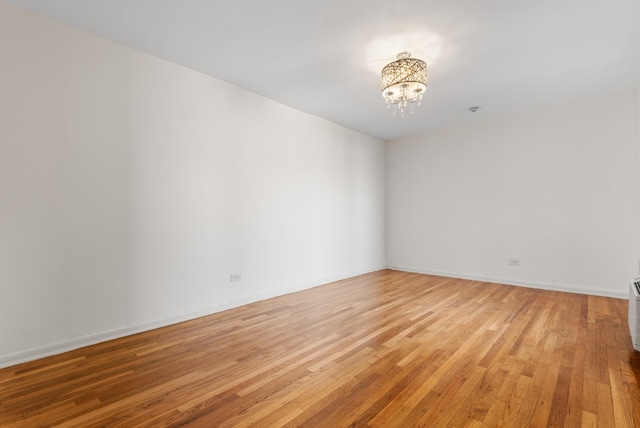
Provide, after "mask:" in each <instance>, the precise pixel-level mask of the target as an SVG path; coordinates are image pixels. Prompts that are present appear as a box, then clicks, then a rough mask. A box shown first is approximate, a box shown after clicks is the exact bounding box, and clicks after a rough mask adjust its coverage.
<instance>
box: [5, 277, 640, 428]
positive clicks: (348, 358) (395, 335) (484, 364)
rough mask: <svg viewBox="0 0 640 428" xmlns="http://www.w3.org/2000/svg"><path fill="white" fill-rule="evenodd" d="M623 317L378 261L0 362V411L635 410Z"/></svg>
mask: <svg viewBox="0 0 640 428" xmlns="http://www.w3.org/2000/svg"><path fill="white" fill-rule="evenodd" d="M626 317H627V301H626V300H622V299H611V298H604V297H595V296H586V295H578V294H570V293H561V292H554V291H544V290H535V289H527V288H520V287H512V286H506V285H499V284H492V283H485V282H477V281H466V280H459V279H451V278H443V277H436V276H429V275H420V274H412V273H404V272H397V271H391V270H384V271H380V272H376V273H372V274H367V275H363V276H359V277H356V278H351V279H348V280H344V281H339V282H336V283H332V284H328V285H325V286H322V287H317V288H314V289H311V290H307V291H303V292H299V293H295V294H291V295H287V296H282V297H278V298H275V299H271V300H267V301H264V302H259V303H255V304H251V305H247V306H244V307H241V308H237V309H233V310H229V311H226V312H222V313H218V314H215V315H211V316H208V317H204V318H199V319H196V320H193V321H188V322H184V323H181V324H176V325H173V326H170V327H165V328H162V329H157V330H154V331H150V332H146V333H142V334H138V335H134V336H129V337H125V338H122V339H118V340H113V341H110V342H105V343H102V344H99V345H95V346H91V347H87V348H83V349H79V350H76V351H72V352H68V353H66V354H62V355H58V356H54V357H50V358H46V359H42V360H38V361H34V362H30V363H26V364H21V365H18V366H14V367H9V368H6V369H3V370H0V426H2V427H36V426H37V427H41V426H63V427H97V426H113V427H134V426H153V427H155V426H194V427H214V426H215V427H218V426H219V427H231V426H239V427H242V426H248V425H255V426H259V427H280V426H308V427H346V426H372V427H382V426H384V427H410V426H429V427H444V426H456V427H497V426H507V427H527V426H532V427H546V426H562V427H580V426H584V427H587V426H594V427H595V426H598V427H634V426H640V387H639V386H638V376H639V375H640V357H639V354H638V353H636V352H635V351H633V348H632V347H631V341H630V338H629V331H628V327H627V320H626Z"/></svg>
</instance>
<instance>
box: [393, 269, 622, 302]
mask: <svg viewBox="0 0 640 428" xmlns="http://www.w3.org/2000/svg"><path fill="white" fill-rule="evenodd" d="M387 269H393V270H399V271H402V272H412V273H423V274H426V275H436V276H446V277H449V278H460V279H469V280H473V281H483V282H493V283H496V284H505V285H514V286H517V287H528V288H538V289H542V290H552V291H563V292H566V293H576V294H589V295H592V296H603V297H613V298H616V299H628V298H629V295H628V294H627V293H625V292H617V291H611V290H601V289H599V290H594V289H592V288H580V287H573V286H568V285H561V284H549V283H543V282H530V281H520V280H513V279H508V278H496V277H485V276H480V275H467V274H463V273H458V272H445V271H436V270H429V269H418V268H410V267H406V266H387Z"/></svg>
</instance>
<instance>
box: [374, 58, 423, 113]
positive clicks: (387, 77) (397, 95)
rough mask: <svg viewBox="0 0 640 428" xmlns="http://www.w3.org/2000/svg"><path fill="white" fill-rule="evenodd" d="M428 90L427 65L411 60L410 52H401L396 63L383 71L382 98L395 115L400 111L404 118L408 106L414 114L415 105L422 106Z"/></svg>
mask: <svg viewBox="0 0 640 428" xmlns="http://www.w3.org/2000/svg"><path fill="white" fill-rule="evenodd" d="M426 90H427V63H426V62H424V61H422V60H421V59H417V58H411V54H410V53H409V52H401V53H400V54H398V59H397V60H396V61H393V62H392V63H390V64H387V65H386V66H385V67H384V68H383V69H382V96H383V97H384V99H385V100H386V102H387V108H389V109H390V108H392V109H393V114H394V115H395V114H397V112H398V110H400V115H402V116H404V110H405V108H407V105H408V106H409V110H410V111H411V113H413V112H414V105H415V104H416V103H417V104H418V105H420V102H421V101H422V95H423V94H424V92H425V91H426Z"/></svg>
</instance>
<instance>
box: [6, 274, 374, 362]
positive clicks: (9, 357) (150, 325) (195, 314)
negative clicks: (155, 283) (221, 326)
mask: <svg viewBox="0 0 640 428" xmlns="http://www.w3.org/2000/svg"><path fill="white" fill-rule="evenodd" d="M382 269H385V267H384V266H382V267H379V268H375V269H372V270H366V271H358V272H353V273H350V274H342V275H336V276H333V277H325V278H319V279H315V280H313V281H308V282H304V283H300V284H297V285H296V286H293V287H286V288H279V289H272V290H267V291H264V292H261V293H255V294H252V295H249V296H244V297H242V298H239V299H234V300H232V301H229V302H226V303H224V304H221V305H218V306H212V307H205V308H202V309H199V310H196V311H192V312H187V313H183V314H179V315H174V316H171V317H168V318H164V319H161V320H156V321H151V322H146V323H141V324H136V325H130V326H124V327H120V328H117V329H114V330H109V331H103V332H98V333H94V334H88V335H84V336H78V337H74V338H69V339H67V340H64V341H60V342H56V343H51V344H47V345H44V346H38V347H35V348H30V349H25V350H21V351H16V352H10V353H5V354H1V355H0V368H6V367H11V366H14V365H17V364H21V363H26V362H29V361H34V360H38V359H40V358H45V357H50V356H52V355H57V354H62V353H64V352H68V351H73V350H75V349H79V348H84V347H85V346H91V345H95V344H97V343H101V342H106V341H108V340H113V339H119V338H121V337H125V336H130V335H132V334H137V333H142V332H144V331H149V330H154V329H156V328H160V327H166V326H169V325H172V324H177V323H180V322H184V321H189V320H193V319H196V318H200V317H204V316H207V315H212V314H215V313H218V312H223V311H226V310H229V309H233V308H237V307H240V306H243V305H248V304H250V303H255V302H259V301H261V300H267V299H271V298H274V297H278V296H284V295H286V294H290V293H295V292H297V291H303V290H307V289H310V288H314V287H319V286H321V285H325V284H329V283H331V282H335V281H340V280H343V279H347V278H352V277H354V276H359V275H364V274H367V273H371V272H377V271H379V270H382Z"/></svg>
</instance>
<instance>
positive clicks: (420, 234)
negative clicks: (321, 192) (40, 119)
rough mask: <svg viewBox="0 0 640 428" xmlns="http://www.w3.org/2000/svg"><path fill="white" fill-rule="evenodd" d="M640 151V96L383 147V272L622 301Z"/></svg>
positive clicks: (638, 244)
mask: <svg viewBox="0 0 640 428" xmlns="http://www.w3.org/2000/svg"><path fill="white" fill-rule="evenodd" d="M638 152H639V138H638V92H637V91H636V90H630V91H628V92H624V93H620V94H614V95H611V96H608V97H605V98H598V99H593V100H589V101H585V102H582V103H577V104H573V105H565V106H558V107H554V108H548V109H545V110H541V111H536V112H531V113H529V114H520V115H513V116H509V117H501V118H497V119H493V120H486V121H483V122H476V123H473V124H469V125H466V126H459V127H456V128H450V129H445V130H442V131H438V132H433V133H430V134H428V135H422V136H419V137H414V138H408V139H405V140H401V141H394V142H390V143H388V145H387V264H388V265H389V266H392V267H396V268H401V269H405V270H411V271H419V272H429V273H439V274H444V275H449V276H454V277H464V278H478V279H490V280H492V281H497V282H504V283H511V284H520V285H528V286H534V287H541V288H551V289H562V290H573V291H582V292H587V293H592V294H602V295H611V296H624V295H626V293H627V292H628V291H627V290H628V281H629V279H631V278H633V277H636V276H638V258H639V257H640V209H639V207H640V204H639V190H638V183H639V180H638V170H639V166H640V165H639V163H638ZM511 257H513V258H519V260H520V266H519V267H514V266H509V265H508V259H509V258H511Z"/></svg>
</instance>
